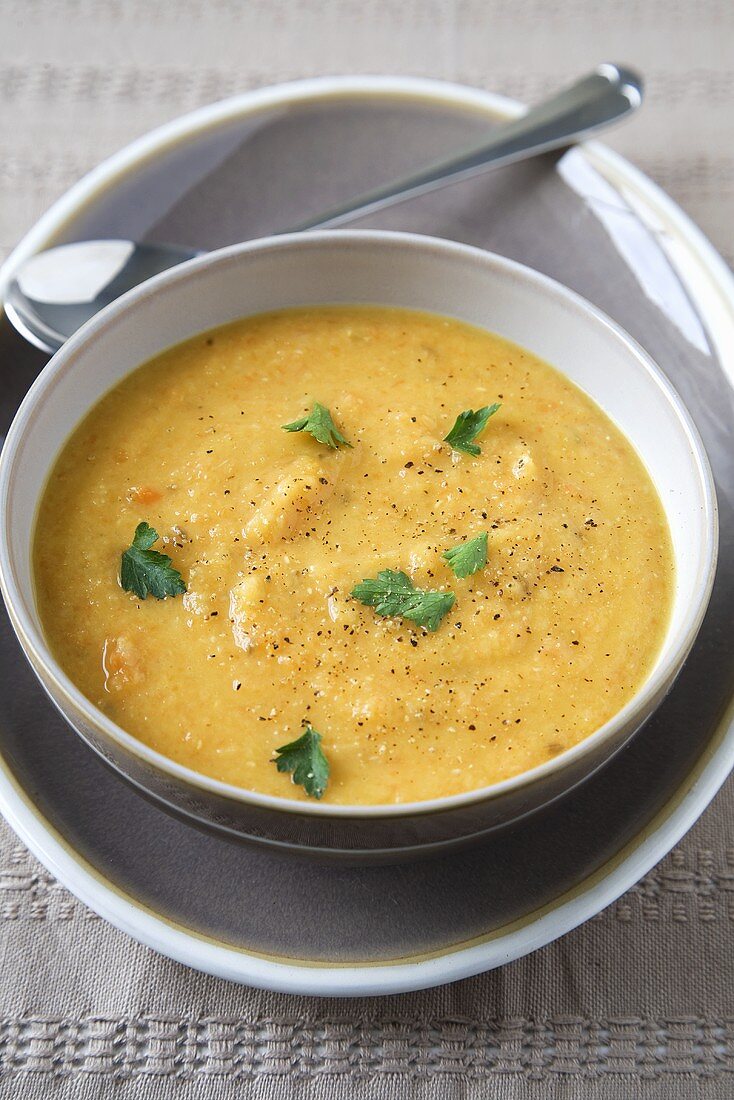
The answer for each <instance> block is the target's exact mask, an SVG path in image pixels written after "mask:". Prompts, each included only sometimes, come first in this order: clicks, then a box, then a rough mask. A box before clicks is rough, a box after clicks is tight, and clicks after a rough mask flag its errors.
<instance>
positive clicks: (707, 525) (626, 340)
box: [0, 229, 718, 820]
mask: <svg viewBox="0 0 734 1100" xmlns="http://www.w3.org/2000/svg"><path fill="white" fill-rule="evenodd" d="M334 245H339V246H342V247H346V248H355V247H356V248H359V247H361V246H365V245H373V246H374V245H378V246H383V245H384V246H386V247H390V246H392V247H396V248H399V249H407V248H410V249H417V250H422V251H424V252H427V253H433V254H436V253H439V254H441V255H444V256H447V257H450V256H453V257H455V258H457V259H460V258H463V259H464V260H469V261H472V262H473V263H474V264H475V265H476V264H479V265H485V266H486V265H489V266H492V267H494V268H495V270H499V271H500V272H502V273H503V274H505V275H506V276H509V277H511V278H514V279H516V280H521V281H523V282H525V283H526V284H530V285H531V286H532V287H533V289H534V290H536V291H539V292H541V293H545V294H549V295H551V296H554V297H555V298H556V299H561V300H562V301H563V303H564V304H565V306H566V307H567V308H569V310H570V311H571V312H574V311H575V312H576V313H577V314H579V315H582V316H584V317H585V318H586V319H587V320H589V319H590V320H591V321H592V322H593V323H594V324H595V325H597V326H598V327H599V328H601V329H604V330H605V331H606V333H607V335H608V336H610V337H611V338H612V339H616V340H617V342H618V343H620V344H621V345H622V346H623V347H624V348H625V350H626V352H627V353H628V354H629V355H631V356H632V357H633V358H634V359H635V360H636V362H637V365H638V367H639V369H642V370H644V371H645V372H646V373H647V374H648V376H649V377H651V378H652V380H653V382H654V383H655V384H656V386H657V388H658V390H659V391H660V395H661V397H662V399H663V400H665V401H667V403H668V405H669V406H670V407H671V408H672V410H673V412H674V413H675V414H676V416H677V418H678V420H679V422H680V425H681V428H682V429H683V432H684V434H685V436H686V439H687V442H688V446H689V451H690V459H691V461H692V463H693V466H694V468H695V472H696V474H697V476H698V480H699V482H700V485H701V490H702V499H703V504H704V507H703V509H702V511H701V514H700V516H697V526H698V528H699V532H700V534H701V538H702V544H703V546H702V549H703V561H702V566H701V568H700V571H699V575H698V576H697V578H696V581H695V595H694V598H693V599H692V600H691V601H690V604H689V606H688V608H687V609H686V611H685V614H684V620H683V623H682V624H681V627H680V629H679V631H678V634H677V636H676V637H674V638H673V639H671V640H670V641H667V640H666V642H665V643H664V648H663V650H662V651H661V655H660V659H659V660H658V662H657V664H656V666H655V667H654V668H653V670H652V672H651V674H650V675H649V676H648V677H647V678H646V680H645V681H644V682H643V683H642V684H641V686H640V687H639V688H638V690H637V691H636V692H635V694H634V695H633V696H632V698H631V699H629V700H628V702H627V703H625V705H624V706H623V707H622V708H621V709H620V710H618V711H617V712H616V713H615V714H614V715H613V716H612V718H610V719H609V720H608V721H607V722H605V723H604V724H603V725H602V726H600V727H599V728H598V729H596V730H594V731H593V733H591V734H589V735H588V736H587V737H585V738H584V739H583V740H582V741H580V742H578V743H577V744H576V745H574V746H572V747H571V748H569V749H566V750H565V751H564V752H562V753H559V754H558V755H557V756H555V757H553V758H552V759H551V760H549V761H546V762H545V763H543V764H540V765H537V766H536V767H534V768H530V769H528V770H526V771H524V772H520V773H519V774H518V775H515V776H511V777H510V778H508V779H505V780H502V781H501V782H499V783H494V784H489V785H486V786H484V787H478V788H475V789H473V790H470V791H463V792H461V793H459V794H454V795H445V796H442V797H440V798H433V799H425V800H420V801H415V802H400V803H377V804H375V805H358V804H356V805H346V804H345V805H333V804H330V803H323V802H317V801H314V800H309V801H305V800H300V799H293V798H287V797H285V796H282V795H266V794H261V793H260V792H258V791H253V790H249V789H248V788H245V787H238V786H235V785H233V784H229V783H225V782H223V781H221V780H217V779H213V778H212V777H210V776H206V775H204V774H202V773H201V772H197V771H194V770H193V769H191V768H187V767H185V766H184V765H182V764H178V763H177V762H176V761H174V760H172V759H171V758H170V757H167V756H165V755H164V754H162V753H159V752H158V751H156V750H155V749H152V748H150V747H149V746H148V745H145V744H144V743H143V742H141V741H139V740H138V739H137V738H136V737H135V736H134V735H133V734H130V733H128V732H127V731H126V730H125V729H124V728H123V727H122V726H119V725H118V724H117V723H115V722H113V721H112V720H111V719H110V718H108V717H107V716H106V715H105V714H104V713H103V712H102V711H101V710H100V709H99V708H98V707H96V706H95V705H94V704H93V703H92V702H91V701H90V700H89V699H87V697H86V696H85V695H84V694H83V693H82V692H81V691H80V690H79V689H78V688H77V687H76V685H75V684H74V683H73V681H72V680H71V679H70V678H69V677H68V676H67V675H66V673H65V672H64V671H63V669H62V668H61V666H60V665H59V664H58V662H57V661H56V659H55V657H54V656H53V654H52V652H51V650H50V647H49V646H48V644H47V642H46V640H45V637H44V635H43V632H42V630H39V629H37V628H36V626H35V624H34V623H33V621H32V619H31V617H30V615H28V614H27V613H26V608H25V600H24V597H23V596H22V594H21V589H20V585H19V583H18V580H17V576H16V572H15V567H14V564H13V560H12V559H13V556H12V552H11V549H10V545H9V538H8V530H9V523H8V518H9V509H10V497H11V492H12V481H13V474H14V464H15V461H16V459H17V457H18V454H19V451H20V449H21V447H22V445H23V443H24V439H25V435H26V432H27V430H28V429H29V427H30V426H31V422H32V419H33V416H34V413H35V411H36V408H37V406H38V405H39V404H40V403H41V402H42V401H44V400H45V399H46V398H47V397H48V394H49V393H50V392H51V391H52V390H53V388H54V386H55V384H56V382H57V381H58V380H59V379H60V378H61V377H62V376H64V375H65V374H66V373H67V372H69V371H72V370H73V366H74V361H75V358H76V356H77V354H78V353H79V352H80V351H81V350H84V349H85V348H86V347H87V345H88V344H90V343H92V342H95V341H97V340H98V339H100V338H102V337H103V336H104V334H105V332H106V330H107V329H109V328H110V327H112V326H113V325H114V324H115V323H116V322H117V320H118V318H119V317H120V315H124V314H125V313H127V312H128V311H129V310H134V309H135V307H136V306H137V305H138V304H139V303H140V302H142V301H145V300H147V299H149V298H150V297H151V296H153V295H155V294H156V293H157V292H158V290H159V289H161V288H165V287H169V286H175V284H177V283H180V282H184V281H188V280H190V279H192V278H193V279H195V278H196V277H197V275H198V272H199V271H201V270H203V269H206V268H208V267H210V266H212V265H217V266H219V265H222V266H225V265H227V264H228V263H229V264H232V265H233V266H234V265H236V264H237V263H238V262H239V261H240V258H241V257H242V256H246V255H249V254H251V253H266V252H275V251H281V250H288V249H291V248H294V247H296V248H320V247H323V246H329V247H333V246H334ZM202 331H204V330H202ZM133 369H135V368H133ZM556 369H560V368H556ZM561 373H563V372H562V371H561ZM90 408H91V405H90ZM56 458H58V455H55V456H54V458H53V459H52V461H51V462H50V463H49V465H48V467H47V469H46V475H47V476H48V473H49V472H50V470H51V467H52V465H53V462H55V461H56ZM37 504H38V501H36V505H37ZM34 522H35V520H34ZM717 554H718V508H717V501H716V491H715V487H714V480H713V474H712V472H711V468H710V465H709V461H708V457H707V455H706V451H705V449H704V446H703V442H702V440H701V438H700V435H699V433H698V430H697V428H696V427H695V424H694V423H693V420H692V418H691V415H690V413H689V412H688V410H687V408H686V406H685V405H684V403H683V401H682V399H681V398H680V396H679V395H678V393H677V391H676V390H675V388H674V387H673V385H672V384H671V383H670V382H669V380H668V379H667V377H666V376H665V375H664V374H663V372H662V370H661V368H660V367H659V366H658V365H657V364H656V363H655V361H654V360H653V359H652V358H651V356H650V355H648V353H647V352H646V351H645V350H644V349H643V348H642V347H641V346H640V345H639V344H638V343H637V341H636V340H634V338H633V337H631V336H630V335H629V334H628V333H627V332H626V331H625V330H624V329H623V328H622V327H621V326H620V325H618V324H617V323H616V322H615V321H613V320H612V319H611V318H610V317H608V316H607V315H606V314H605V313H604V312H603V311H602V310H600V309H598V308H597V307H596V306H594V305H592V303H590V302H588V301H587V300H586V299H585V298H583V296H582V295H580V294H578V293H576V292H575V291H573V290H571V289H569V288H568V287H566V286H564V285H563V284H562V283H559V282H558V281H557V280H555V279H552V278H550V277H549V276H547V275H544V274H542V273H541V272H539V271H536V270H534V269H533V268H530V267H528V266H526V265H524V264H521V263H519V262H517V261H515V260H511V259H508V258H507V257H504V256H500V255H498V254H497V253H493V252H490V251H487V250H484V249H481V248H478V247H476V246H473V245H467V244H463V243H460V242H457V241H450V240H447V239H444V238H440V237H434V236H428V235H423V234H418V233H406V232H396V231H388V230H343V229H338V230H311V231H308V232H307V233H287V234H280V235H274V236H269V237H262V238H256V239H254V240H251V241H246V242H242V243H238V244H234V245H229V246H227V247H225V248H220V249H216V250H214V251H212V252H208V253H204V254H202V255H200V256H197V257H195V258H194V259H192V260H188V261H187V262H185V263H182V264H179V265H177V266H176V267H174V268H171V269H169V270H168V271H164V272H162V273H160V274H159V275H156V276H154V277H153V278H151V279H149V280H146V282H144V283H142V284H140V285H139V286H137V287H134V288H133V289H132V290H130V291H128V292H127V293H126V294H124V295H122V297H120V298H118V299H116V300H115V301H113V302H112V303H111V304H110V305H108V306H106V307H105V308H104V309H103V310H101V311H100V312H99V313H97V314H96V315H95V316H94V317H93V318H91V319H90V320H89V321H88V322H87V323H86V324H85V325H83V326H82V328H80V329H79V330H78V331H77V332H76V333H75V334H74V335H73V336H72V337H71V338H70V339H69V340H67V341H66V343H65V344H64V345H63V346H62V348H61V349H60V350H59V351H57V352H56V354H55V355H54V356H53V357H52V358H51V359H50V360H49V362H48V363H47V364H46V366H45V367H44V368H43V369H42V370H41V372H40V373H39V375H38V376H37V378H36V379H35V380H34V382H33V383H32V385H31V387H30V388H29V390H28V392H27V393H26V395H25V397H24V399H23V401H22V402H21V404H20V406H19V408H18V410H17V412H16V414H15V417H14V419H13V422H12V424H11V426H10V429H9V431H8V434H7V437H6V440H5V444H4V446H3V448H2V451H1V452H0V592H2V595H3V597H4V599H5V603H6V607H7V609H8V613H9V616H10V619H11V623H12V625H13V628H14V630H15V632H16V634H17V635H18V638H19V640H20V642H21V646H22V648H23V650H24V652H25V655H26V658H27V659H28V660H29V662H30V663H31V666H32V667H33V669H34V671H35V672H36V675H37V677H38V678H39V680H40V681H41V683H42V685H43V686H44V688H45V690H46V691H47V692H48V694H49V695H50V696H51V698H52V700H53V701H54V702H56V699H55V698H54V696H61V697H63V698H64V699H65V701H66V703H67V705H68V706H69V707H70V708H71V709H72V711H73V712H76V714H79V715H80V716H81V718H82V719H83V720H84V721H85V722H86V723H87V724H88V725H89V726H90V727H91V728H92V729H94V728H95V727H96V729H97V730H98V731H99V732H101V733H102V734H103V735H104V736H106V737H107V738H108V739H109V740H111V741H112V742H116V743H117V744H118V745H120V746H121V747H122V748H123V749H124V750H126V751H127V752H129V753H130V754H131V755H132V756H134V757H138V758H139V759H140V760H141V761H142V762H143V763H144V764H145V765H147V766H149V767H150V766H152V767H153V769H154V770H156V771H159V772H162V773H163V774H164V775H167V776H168V777H170V778H172V779H174V780H176V781H178V782H182V783H184V784H185V785H187V786H189V787H193V788H194V789H196V790H199V791H202V792H206V793H208V794H212V795H215V796H217V797H219V798H222V799H224V800H228V801H230V802H236V803H242V804H245V805H250V806H254V807H258V808H260V809H266V810H270V811H277V812H285V813H290V814H295V815H301V816H307V817H318V818H326V819H329V818H331V819H348V820H355V819H361V818H369V819H376V818H377V819H379V818H388V819H392V818H408V817H415V816H418V815H421V816H425V815H428V814H434V813H443V812H446V811H448V810H452V809H458V808H462V807H466V806H470V805H474V804H476V803H478V802H485V801H489V800H491V799H495V798H499V797H501V796H504V795H508V794H510V793H512V792H516V791H518V790H521V789H522V788H523V787H526V786H530V785H532V784H534V783H537V782H541V781H543V780H546V779H548V778H549V777H550V776H552V775H554V774H555V773H557V772H560V771H563V770H564V769H565V768H566V767H570V766H571V765H573V764H575V763H577V762H578V761H581V760H583V758H584V757H585V756H590V755H592V751H593V750H595V749H597V748H598V747H599V746H600V745H602V744H603V743H604V742H605V741H608V740H610V739H611V738H613V736H614V734H615V733H616V732H617V731H618V730H619V729H620V728H621V727H623V726H625V725H628V724H629V725H631V727H632V729H633V730H634V729H635V728H636V726H635V725H634V723H635V721H636V719H641V716H642V715H643V714H644V712H645V710H646V708H647V707H648V705H649V704H650V703H653V708H654V706H655V705H656V703H655V700H656V698H657V697H659V696H661V695H662V694H663V693H664V691H665V689H666V687H667V686H669V685H670V684H671V683H672V681H673V679H674V678H675V676H676V675H677V673H678V671H679V670H680V667H681V665H682V663H683V661H684V659H685V657H686V656H687V654H688V652H689V651H690V649H691V646H692V645H693V642H694V641H695V638H696V635H697V633H698V630H699V628H700V626H701V622H702V621H703V617H704V614H705V612H706V608H707V606H708V602H709V598H710V595H711V590H712V587H713V582H714V576H715V571H716V560H717ZM39 669H41V670H43V672H44V673H45V675H46V677H47V678H48V680H49V682H50V683H51V684H53V690H51V689H50V688H49V685H48V683H46V681H45V680H44V678H43V677H42V676H41V674H40V671H39ZM57 705H58V704H57ZM67 721H68V722H69V724H70V725H72V728H74V726H73V724H72V723H71V721H70V720H69V719H67ZM74 732H75V733H77V736H82V735H81V734H79V732H78V730H76V729H75V728H74ZM83 739H84V740H85V741H87V739H86V738H83ZM87 744H90V742H89V741H87ZM91 747H92V748H95V746H93V745H92V746H91ZM95 751H99V750H98V749H96V748H95ZM116 766H118V767H119V765H116ZM123 770H124V769H123ZM592 770H593V769H592ZM588 774H591V771H589V773H588ZM583 778H585V777H582V780H581V781H583ZM576 781H577V782H578V780H576Z"/></svg>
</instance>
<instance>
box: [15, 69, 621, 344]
mask: <svg viewBox="0 0 734 1100" xmlns="http://www.w3.org/2000/svg"><path fill="white" fill-rule="evenodd" d="M642 95H643V83H642V79H641V78H640V77H639V76H638V75H637V74H636V73H635V72H633V71H632V70H631V69H627V68H623V67H622V66H621V65H612V64H603V65H600V66H599V67H598V69H596V70H595V72H593V73H590V74H589V75H588V76H585V77H583V78H582V79H581V80H579V81H577V82H576V83H575V84H572V85H571V86H570V87H568V88H566V89H565V90H563V91H561V92H559V93H557V94H556V95H554V96H551V97H550V98H549V99H546V100H544V101H543V102H542V103H539V104H538V105H537V106H536V107H533V108H532V109H531V110H530V111H528V112H527V114H525V115H523V116H522V117H521V118H519V119H517V120H515V121H514V122H509V123H507V124H505V125H504V126H501V127H498V128H497V129H496V130H494V131H493V132H492V133H491V135H490V136H489V139H488V140H487V141H486V142H485V143H483V144H481V145H477V146H474V147H473V148H471V149H468V150H466V151H465V152H463V153H462V154H461V155H460V156H458V157H453V158H451V159H450V160H444V161H440V162H438V163H434V164H432V165H430V166H428V167H427V168H425V169H424V170H423V171H421V172H418V173H416V174H414V175H411V176H408V177H405V178H403V179H400V180H394V181H393V182H392V183H388V184H385V185H384V186H383V187H380V188H377V189H376V190H374V191H370V192H368V193H366V194H361V195H358V196H356V197H355V198H353V199H350V200H349V202H346V203H344V204H343V205H341V206H337V207H334V208H332V209H331V210H327V211H326V212H324V213H322V214H320V215H319V216H318V217H315V218H309V219H308V220H307V221H304V222H301V224H300V225H296V226H290V227H289V228H288V229H287V230H281V231H280V232H296V231H300V230H306V229H317V228H326V227H331V226H337V225H340V224H341V223H342V222H345V221H347V220H349V219H351V218H354V217H357V216H361V215H364V214H369V213H373V212H374V211H376V210H380V209H382V208H383V207H385V206H390V205H392V204H393V203H397V202H402V201H403V200H404V199H406V198H412V197H413V196H415V195H422V194H425V193H426V192H428V191H433V190H435V189H436V188H439V187H444V186H445V185H446V184H448V183H452V182H454V181H456V180H462V179H468V178H469V177H470V176H475V175H478V174H479V173H480V172H484V171H486V170H487V169H488V168H490V167H496V166H499V165H504V164H511V163H513V162H514V161H518V160H524V159H526V158H527V157H532V156H536V155H538V154H539V153H545V152H549V151H550V150H552V149H559V148H563V147H565V146H568V145H571V144H573V143H574V142H576V141H579V140H580V139H581V138H584V137H587V136H588V135H589V134H591V133H593V132H594V131H596V130H599V129H601V128H602V127H604V126H608V125H610V124H611V123H613V122H616V121H617V120H619V119H621V118H623V117H624V116H625V115H627V114H630V113H631V112H633V111H635V110H636V109H637V108H638V107H639V106H640V104H641V103H642ZM196 255H199V253H198V251H196V250H194V249H190V248H183V247H181V248H179V247H175V246H170V245H158V244H137V243H135V242H134V241H124V240H111V241H77V242H74V243H72V244H65V245H60V246H59V247H58V248H51V249H48V250H47V251H45V252H40V253H38V254H37V255H35V256H32V257H31V258H30V259H29V260H27V261H26V262H25V263H24V264H23V265H22V266H21V267H20V268H19V270H18V271H17V272H16V274H15V278H14V279H13V280H12V281H11V282H10V284H9V286H8V288H7V291H6V294H5V299H4V303H3V304H4V307H5V312H6V313H7V315H8V318H9V319H10V321H11V322H12V324H13V325H14V326H15V327H16V329H17V330H18V332H20V333H21V335H23V336H24V337H25V338H26V339H27V340H29V341H30V342H31V343H32V344H35V345H36V347H39V348H41V349H42V350H43V351H46V352H51V353H53V352H54V351H57V350H58V349H59V348H60V347H61V345H62V344H63V343H64V341H65V340H67V339H68V338H69V336H71V334H72V333H73V332H76V330H77V329H78V328H79V327H80V326H81V325H83V324H84V322H85V321H88V320H89V318H90V317H93V316H94V314H95V313H97V312H98V311H99V310H100V309H102V308H103V307H104V306H106V305H108V304H109V303H110V302H112V301H113V300H114V299H115V298H118V297H119V296H120V295H121V294H124V293H125V291H126V290H130V288H131V287H133V286H136V285H137V284H138V283H141V282H143V281H144V280H145V279H149V278H150V277H151V276H152V275H156V274H158V272H160V271H165V270H166V269H167V268H169V267H174V266H175V265H176V264H179V263H182V262H183V261H184V260H189V259H191V258H192V257H193V256H196Z"/></svg>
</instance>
